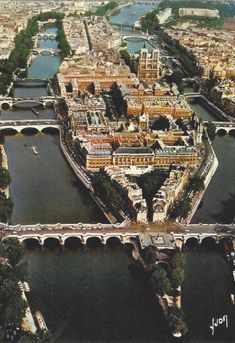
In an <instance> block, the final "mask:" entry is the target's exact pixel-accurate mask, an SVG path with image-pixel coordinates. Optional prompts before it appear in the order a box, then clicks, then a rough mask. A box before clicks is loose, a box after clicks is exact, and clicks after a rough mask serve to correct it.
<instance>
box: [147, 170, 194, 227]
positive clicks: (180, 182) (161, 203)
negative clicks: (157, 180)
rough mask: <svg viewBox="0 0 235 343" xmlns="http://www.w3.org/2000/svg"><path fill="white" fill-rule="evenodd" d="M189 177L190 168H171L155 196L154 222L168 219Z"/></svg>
mask: <svg viewBox="0 0 235 343" xmlns="http://www.w3.org/2000/svg"><path fill="white" fill-rule="evenodd" d="M188 178H189V169H188V168H184V167H183V168H182V167H178V168H175V169H173V170H171V172H170V175H169V177H168V178H167V179H166V180H165V182H164V184H163V185H162V187H161V188H160V189H159V191H158V192H157V194H156V195H155V196H154V198H153V222H164V221H165V220H166V218H167V215H168V213H169V210H170V209H171V208H172V206H173V204H174V202H175V201H176V200H177V199H179V197H180V195H181V194H182V193H183V191H184V188H185V185H186V184H187V182H188Z"/></svg>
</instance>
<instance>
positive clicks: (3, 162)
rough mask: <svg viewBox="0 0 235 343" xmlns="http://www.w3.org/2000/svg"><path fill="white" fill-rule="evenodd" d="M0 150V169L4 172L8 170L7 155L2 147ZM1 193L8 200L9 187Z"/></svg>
mask: <svg viewBox="0 0 235 343" xmlns="http://www.w3.org/2000/svg"><path fill="white" fill-rule="evenodd" d="M0 150H1V154H2V167H3V168H5V169H6V170H8V157H7V153H6V150H5V148H4V145H0ZM2 192H3V193H4V194H5V196H6V198H7V199H8V198H9V196H10V188H9V185H8V186H7V187H6V188H4V189H2Z"/></svg>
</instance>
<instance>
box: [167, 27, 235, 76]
mask: <svg viewBox="0 0 235 343" xmlns="http://www.w3.org/2000/svg"><path fill="white" fill-rule="evenodd" d="M164 35H165V38H166V39H167V40H168V42H169V44H170V41H175V42H177V43H178V44H180V45H181V46H183V47H184V48H185V49H186V50H187V51H188V52H189V53H192V54H193V55H194V56H195V58H196V60H197V64H198V69H199V70H200V72H201V74H202V76H203V77H204V78H209V77H217V78H220V79H226V78H234V77H235V45H234V41H235V32H233V31H225V30H216V29H210V28H202V27H198V26H197V25H196V24H193V23H189V22H186V23H183V24H181V25H178V26H177V27H171V28H165V29H164Z"/></svg>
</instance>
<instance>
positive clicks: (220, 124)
mask: <svg viewBox="0 0 235 343" xmlns="http://www.w3.org/2000/svg"><path fill="white" fill-rule="evenodd" d="M203 123H205V124H207V123H208V121H204V122H203ZM212 123H213V124H214V125H215V127H216V128H215V132H216V133H219V132H220V133H227V134H231V133H233V134H234V133H235V122H229V121H213V122H212Z"/></svg>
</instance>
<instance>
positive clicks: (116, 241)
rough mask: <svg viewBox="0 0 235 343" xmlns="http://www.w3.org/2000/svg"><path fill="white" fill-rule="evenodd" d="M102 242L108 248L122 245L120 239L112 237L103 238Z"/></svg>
mask: <svg viewBox="0 0 235 343" xmlns="http://www.w3.org/2000/svg"><path fill="white" fill-rule="evenodd" d="M104 241H105V244H106V245H107V246H110V247H116V246H120V245H122V243H123V242H122V240H121V239H120V237H114V236H112V237H107V238H104Z"/></svg>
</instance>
